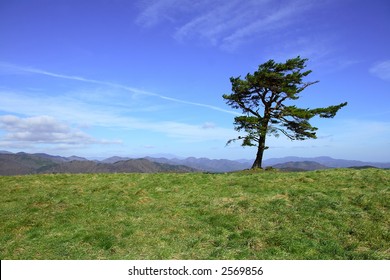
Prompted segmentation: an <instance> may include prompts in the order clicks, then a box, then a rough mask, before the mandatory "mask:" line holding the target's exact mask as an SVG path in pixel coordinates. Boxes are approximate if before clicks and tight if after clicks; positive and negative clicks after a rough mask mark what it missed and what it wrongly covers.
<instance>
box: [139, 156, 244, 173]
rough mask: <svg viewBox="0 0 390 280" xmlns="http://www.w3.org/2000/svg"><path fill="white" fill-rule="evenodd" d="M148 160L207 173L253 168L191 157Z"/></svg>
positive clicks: (239, 163) (150, 158) (149, 158)
mask: <svg viewBox="0 0 390 280" xmlns="http://www.w3.org/2000/svg"><path fill="white" fill-rule="evenodd" d="M146 159H147V160H150V161H153V162H159V163H167V164H179V165H186V166H189V167H192V168H195V169H198V170H202V171H207V172H231V171H237V170H244V169H248V168H250V167H251V164H249V163H248V162H245V163H241V162H238V161H234V160H227V159H208V158H195V157H189V158H185V159H177V158H175V159H166V158H152V157H146Z"/></svg>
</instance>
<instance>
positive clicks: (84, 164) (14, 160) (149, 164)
mask: <svg viewBox="0 0 390 280" xmlns="http://www.w3.org/2000/svg"><path fill="white" fill-rule="evenodd" d="M252 163H253V160H247V159H241V160H226V159H208V158H195V157H189V158H170V159H168V158H165V157H145V158H143V159H131V158H129V157H118V156H113V157H110V158H106V159H104V160H102V161H97V160H94V161H91V160H88V159H86V158H82V157H78V156H71V157H62V156H53V155H49V154H45V153H37V154H28V153H23V152H21V153H17V154H13V153H10V152H7V151H0V175H17V174H35V173H64V172H67V173H95V172H104V173H107V172H167V171H168V172H169V171H173V172H194V171H205V172H216V173H219V172H231V171H238V170H244V169H249V168H251V166H252ZM263 166H264V167H267V166H272V167H274V168H278V169H282V170H289V171H303V170H317V169H324V168H348V167H354V168H364V167H367V166H372V167H377V168H390V163H375V162H363V161H357V160H344V159H334V158H331V157H326V156H323V157H313V158H307V157H284V158H271V159H267V160H265V161H264V162H263Z"/></svg>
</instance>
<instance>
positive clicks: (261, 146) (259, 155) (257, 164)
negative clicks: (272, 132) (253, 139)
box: [252, 134, 266, 169]
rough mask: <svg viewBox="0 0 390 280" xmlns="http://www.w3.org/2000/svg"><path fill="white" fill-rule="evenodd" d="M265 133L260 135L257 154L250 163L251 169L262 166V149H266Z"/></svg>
mask: <svg viewBox="0 0 390 280" xmlns="http://www.w3.org/2000/svg"><path fill="white" fill-rule="evenodd" d="M265 137H266V134H265V135H261V136H260V139H259V146H258V148H257V154H256V159H255V161H254V163H253V165H252V169H255V168H262V163H263V154H264V150H265V149H266V147H265Z"/></svg>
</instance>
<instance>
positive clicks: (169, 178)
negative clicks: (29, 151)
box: [0, 169, 390, 259]
mask: <svg viewBox="0 0 390 280" xmlns="http://www.w3.org/2000/svg"><path fill="white" fill-rule="evenodd" d="M0 192H1V196H0V218H1V223H0V246H1V247H0V258H1V259H390V249H389V248H390V246H389V244H390V171H385V170H379V169H367V170H348V169H334V170H322V171H313V172H305V173H299V172H298V173H281V172H280V173H279V172H273V171H269V172H261V173H252V172H239V173H229V174H202V173H191V174H173V173H162V174H161V173H160V174H80V175H66V174H57V175H29V176H14V177H12V176H11V177H0Z"/></svg>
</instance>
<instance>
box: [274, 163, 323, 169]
mask: <svg viewBox="0 0 390 280" xmlns="http://www.w3.org/2000/svg"><path fill="white" fill-rule="evenodd" d="M272 167H274V168H277V169H280V170H283V171H312V170H319V169H328V168H329V167H327V166H325V165H322V164H319V163H318V162H315V161H289V162H285V163H278V164H275V165H273V166H272Z"/></svg>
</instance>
